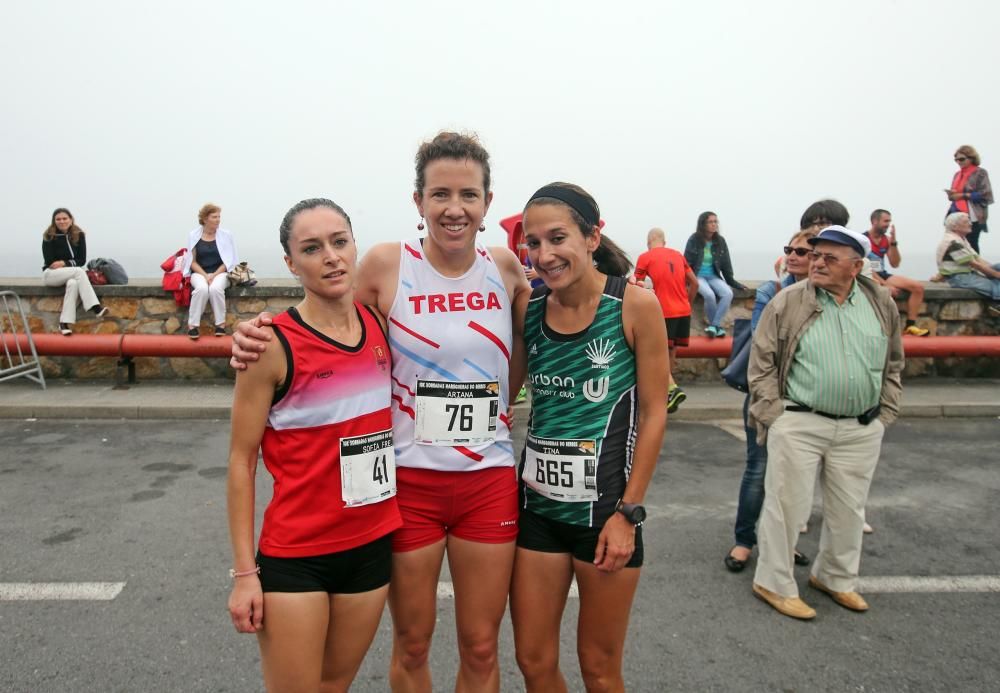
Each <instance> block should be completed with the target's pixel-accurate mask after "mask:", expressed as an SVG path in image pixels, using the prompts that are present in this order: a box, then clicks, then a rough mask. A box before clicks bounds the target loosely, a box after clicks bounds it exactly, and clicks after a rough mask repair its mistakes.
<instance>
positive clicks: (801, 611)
mask: <svg viewBox="0 0 1000 693" xmlns="http://www.w3.org/2000/svg"><path fill="white" fill-rule="evenodd" d="M753 593H754V595H756V597H757V598H758V599H760V600H761V601H764V602H767V603H768V604H770V605H771V606H772V607H774V609H775V611H777V612H778V613H782V614H784V615H785V616H791V617H792V618H798V619H801V620H803V621H808V620H809V619H811V618H814V617H815V616H816V610H815V609H813V608H812V607H811V606H809V605H808V604H806V603H805V602H804V601H802V600H801V599H799V598H798V597H782V596H781V595H780V594H775V593H774V592H772V591H771V590H768V589H764V588H763V587H761V586H760V585H758V584H757V583H756V582H755V583H753Z"/></svg>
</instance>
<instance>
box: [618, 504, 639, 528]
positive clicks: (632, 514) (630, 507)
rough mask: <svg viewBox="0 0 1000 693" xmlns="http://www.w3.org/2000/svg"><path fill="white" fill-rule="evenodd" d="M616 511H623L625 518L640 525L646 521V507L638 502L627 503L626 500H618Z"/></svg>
mask: <svg viewBox="0 0 1000 693" xmlns="http://www.w3.org/2000/svg"><path fill="white" fill-rule="evenodd" d="M615 512H616V513H621V514H622V515H624V516H625V519H626V520H628V521H629V522H631V523H632V524H633V525H635V526H636V527H638V526H639V525H641V524H642V523H643V522H645V521H646V509H645V508H644V507H642V506H641V505H639V504H638V503H626V502H625V501H624V500H620V501H618V505H617V506H615Z"/></svg>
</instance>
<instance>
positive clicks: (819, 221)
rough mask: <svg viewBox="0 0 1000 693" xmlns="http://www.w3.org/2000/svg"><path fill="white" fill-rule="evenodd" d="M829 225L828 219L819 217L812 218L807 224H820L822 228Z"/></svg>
mask: <svg viewBox="0 0 1000 693" xmlns="http://www.w3.org/2000/svg"><path fill="white" fill-rule="evenodd" d="M829 225H830V220H829V219H823V218H819V219H813V222H812V223H811V224H810V225H809V226H822V227H823V228H826V227H827V226H829Z"/></svg>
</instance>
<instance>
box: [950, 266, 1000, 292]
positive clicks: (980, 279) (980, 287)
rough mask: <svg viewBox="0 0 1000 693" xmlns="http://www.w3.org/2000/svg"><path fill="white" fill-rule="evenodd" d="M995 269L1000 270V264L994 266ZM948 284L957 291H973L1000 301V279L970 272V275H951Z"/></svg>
mask: <svg viewBox="0 0 1000 693" xmlns="http://www.w3.org/2000/svg"><path fill="white" fill-rule="evenodd" d="M993 269H995V270H1000V263H997V264H995V265H993ZM948 284H949V285H951V286H953V287H955V288H956V289H972V290H973V291H975V292H976V293H979V294H982V295H983V296H986V297H987V298H992V299H993V300H994V301H1000V279H992V278H990V277H984V276H983V275H981V274H976V273H975V272H969V273H968V274H953V275H951V276H950V277H948Z"/></svg>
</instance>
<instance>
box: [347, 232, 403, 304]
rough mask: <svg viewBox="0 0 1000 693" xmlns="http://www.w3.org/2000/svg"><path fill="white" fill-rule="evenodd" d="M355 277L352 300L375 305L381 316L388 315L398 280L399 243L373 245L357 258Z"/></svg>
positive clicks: (394, 298)
mask: <svg viewBox="0 0 1000 693" xmlns="http://www.w3.org/2000/svg"><path fill="white" fill-rule="evenodd" d="M357 278H358V281H357V284H356V286H355V290H354V300H356V301H358V302H360V303H364V304H366V305H370V306H374V307H377V308H378V309H379V312H381V313H382V315H383V316H387V315H389V311H390V310H391V309H392V302H393V301H395V300H396V284H397V283H398V282H399V243H398V242H389V243H378V244H376V245H373V246H372V247H371V248H370V249H369V250H368V252H367V253H365V254H364V256H363V257H362V258H361V259H360V260H358V268H357Z"/></svg>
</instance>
